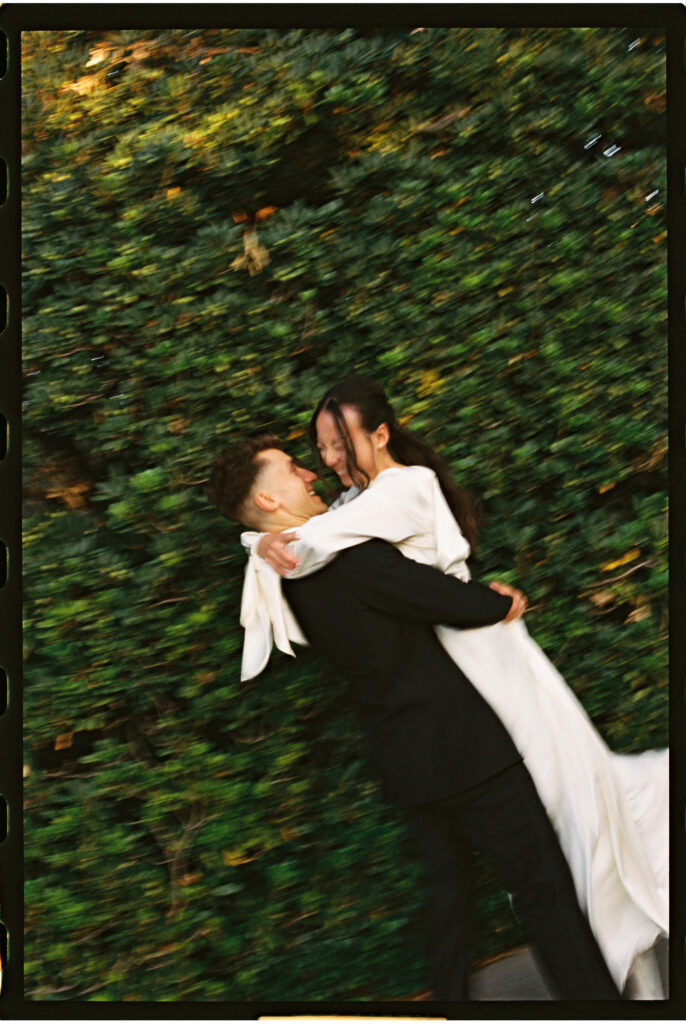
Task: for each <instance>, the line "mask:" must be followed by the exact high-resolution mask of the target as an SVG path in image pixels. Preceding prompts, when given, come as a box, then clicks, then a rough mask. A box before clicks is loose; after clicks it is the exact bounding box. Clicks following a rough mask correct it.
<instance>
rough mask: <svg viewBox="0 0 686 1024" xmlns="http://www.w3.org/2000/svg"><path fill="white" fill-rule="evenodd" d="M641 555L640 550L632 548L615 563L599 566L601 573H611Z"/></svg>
mask: <svg viewBox="0 0 686 1024" xmlns="http://www.w3.org/2000/svg"><path fill="white" fill-rule="evenodd" d="M640 553H641V549H640V548H632V549H631V551H627V553H626V554H625V555H622V557H621V558H618V559H617V560H616V562H607V563H606V564H605V565H601V567H600V571H601V572H612V570H613V569H619V567H620V565H626V564H627V563H628V562H633V560H634V559H635V558H638V556H639V555H640Z"/></svg>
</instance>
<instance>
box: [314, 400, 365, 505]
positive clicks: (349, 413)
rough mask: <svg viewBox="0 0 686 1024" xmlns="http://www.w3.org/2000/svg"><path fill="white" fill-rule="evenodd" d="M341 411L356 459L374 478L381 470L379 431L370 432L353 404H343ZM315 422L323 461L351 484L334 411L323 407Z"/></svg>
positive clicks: (339, 476) (362, 468)
mask: <svg viewBox="0 0 686 1024" xmlns="http://www.w3.org/2000/svg"><path fill="white" fill-rule="evenodd" d="M341 412H342V413H343V419H344V420H345V425H346V427H347V428H348V434H349V436H350V442H351V444H352V447H353V451H354V452H355V461H356V462H357V465H358V466H359V468H360V469H361V470H363V471H364V472H365V473H366V474H367V476H368V477H369V479H370V480H373V479H374V477H375V476H376V474H377V472H378V466H377V458H376V453H377V449H378V441H377V440H376V433H377V432H376V431H375V432H374V433H373V434H369V433H367V431H366V430H365V429H364V427H363V426H362V424H361V423H360V414H359V412H358V411H357V409H356V408H355V407H354V406H352V405H342V406H341ZM315 426H316V428H317V449H318V451H319V454H320V455H321V458H322V462H323V463H324V464H325V465H326V466H328V467H329V469H332V470H333V471H334V473H335V474H336V475H337V476H338V478H339V479H340V481H341V483H342V484H343V486H344V487H352V485H353V480H352V478H351V476H350V473H349V472H348V465H347V462H348V460H347V456H346V452H345V444H344V443H343V438H342V437H341V434H340V432H339V429H338V425H337V423H336V420H335V419H334V417H333V415H332V413H330V412H328V411H326V410H325V409H323V410H322V411H321V412H320V413H319V416H317V421H316V424H315Z"/></svg>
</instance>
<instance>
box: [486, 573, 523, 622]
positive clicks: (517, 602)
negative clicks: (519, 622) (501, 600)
mask: <svg viewBox="0 0 686 1024" xmlns="http://www.w3.org/2000/svg"><path fill="white" fill-rule="evenodd" d="M488 585H489V587H490V588H491V590H495V591H497V593H498V594H504V595H505V597H511V598H512V607H511V608H510V610H509V612H508V613H507V615H506V616H505V618H504V619H503V622H512V620H513V619H521V617H522V615H523V614H524V612H525V611H526V598H525V597H524V594H523V593H522V592H521V590H516V589H515V588H514V587H509V586H508V585H507V583H499V582H498V581H497V580H496V581H495V582H494V583H489V584H488Z"/></svg>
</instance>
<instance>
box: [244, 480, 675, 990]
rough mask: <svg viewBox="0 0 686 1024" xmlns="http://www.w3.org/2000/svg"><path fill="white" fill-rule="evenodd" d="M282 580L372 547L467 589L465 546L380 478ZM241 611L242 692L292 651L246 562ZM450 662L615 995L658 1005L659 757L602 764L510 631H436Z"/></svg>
mask: <svg viewBox="0 0 686 1024" xmlns="http://www.w3.org/2000/svg"><path fill="white" fill-rule="evenodd" d="M297 532H298V535H299V539H298V540H297V541H295V542H294V543H293V544H292V549H293V552H294V554H295V555H296V556H297V557H298V559H299V560H300V561H299V565H298V567H297V569H296V570H295V571H294V572H293V574H292V575H293V576H302V575H307V574H308V573H310V572H314V571H316V570H317V569H320V568H321V567H322V566H323V565H325V564H326V563H327V562H329V561H330V560H331V559H332V558H333V557H334V556H335V555H336V554H337V553H338V552H340V551H342V550H343V549H344V548H346V547H350V546H352V545H355V544H360V543H362V542H364V541H365V540H368V539H370V538H372V537H378V538H381V539H383V540H387V541H390V542H391V543H393V544H394V545H395V546H396V547H398V548H399V550H401V551H402V552H403V554H404V555H406V556H407V557H409V558H413V559H414V560H415V561H417V562H423V563H425V564H428V565H433V566H436V567H437V568H439V569H441V570H443V572H446V573H450V574H452V575H454V576H457V577H459V578H460V579H462V580H465V581H466V580H469V578H470V577H469V570H468V568H467V564H466V559H467V557H468V556H469V553H470V549H469V544H468V543H467V541H466V540H465V538H464V536H463V535H462V533H461V531H460V529H459V527H458V525H457V523H456V521H455V519H454V517H453V515H452V512H451V511H450V508H449V506H448V504H447V502H446V501H445V498H444V496H443V493H442V491H441V489H440V486H439V484H438V480H437V478H436V476H435V474H434V473H433V471H432V470H430V469H427V468H425V467H424V466H406V467H398V468H392V469H387V470H384V471H383V472H382V473H380V474H378V476H377V477H376V478H375V479H374V480H373V481H372V482H371V484H370V485H369V487H368V488H367V489H366V490H364V491H362V492H361V493H360V492H358V490H357V489H356V488H351V489H350V490H349V491H347V492H346V493H345V494H344V495H342V496H341V498H339V499H338V501H337V502H335V503H334V505H332V507H331V509H330V511H329V512H328V513H327V514H325V515H320V516H316V517H314V518H313V519H311V520H310V521H309V522H307V523H306V524H304V525H303V526H302V527H298V531H297ZM259 536H260V535H259V534H254V533H247V534H244V535H243V538H242V539H243V543H244V545H245V546H246V548H247V549H248V550H249V551H250V552H251V557H250V559H249V562H248V566H247V567H246V580H245V587H244V592H243V602H242V607H241V623H242V625H243V626H244V627H245V630H246V634H245V646H244V660H243V673H242V675H243V678H249V677H251V676H253V675H256V674H257V673H258V672H260V671H261V670H262V668H264V666H265V665H266V663H267V660H268V658H269V654H270V652H271V648H272V640H274V642H275V643H276V645H277V646H278V647H279V649H281V650H283V651H286V652H288V653H291V654H292V653H293V650H292V648H291V646H290V641H295V642H298V643H304V642H305V640H304V637H303V636H302V634H301V632H300V630H299V627H298V625H297V623H296V622H295V619H294V617H293V615H292V614H291V612H290V609H289V608H288V605H287V603H286V601H285V600H284V598H283V596H282V595H281V587H280V579H279V577H278V575H277V574H276V573H275V572H274V571H273V570H272V569H271V568H270V567H269V566H268V565H267V564H266V563H265V562H264V561H263V560H262V559H261V558H259V556H257V555H256V554H255V553H253V549H254V547H255V545H256V541H257V539H258V538H259ZM435 628H436V634H437V636H438V638H439V640H440V642H441V643H442V645H443V647H444V648H445V650H446V651H447V652H448V654H449V655H450V657H451V658H452V659H453V660H454V661H455V662H456V663H457V664H458V665H459V667H460V668H461V669H462V671H463V672H464V673H465V675H466V676H467V678H468V679H469V680H470V681H471V682H472V683H473V685H474V686H475V687H476V688H477V690H479V692H480V693H481V694H482V695H483V696H484V697H485V699H486V700H487V701H488V703H489V704H490V705H491V707H492V708H493V709H494V710H495V712H496V713H497V714H498V716H499V717H500V719H501V721H502V722H503V724H504V725H505V727H506V728H507V730H508V732H509V733H510V735H511V736H512V739H513V740H514V742H515V745H516V746H517V749H518V750H519V752H520V753H521V755H522V757H523V758H524V762H525V764H526V766H527V768H528V770H529V772H530V774H531V776H532V778H533V780H534V783H535V785H536V788H537V790H538V793H539V795H540V797H541V801H542V803H543V805H544V806H545V808H546V811H547V812H548V816H549V817H550V819H551V821H552V823H553V825H554V827H555V830H556V832H557V835H558V838H559V840H560V845H561V846H562V849H563V851H564V854H565V856H566V858H567V862H568V863H569V866H570V869H571V872H572V876H573V878H574V883H575V886H576V892H577V896H578V899H579V903H580V905H581V907H582V908H583V909H584V911H585V912H586V914H587V916H588V919H589V921H590V924H591V927H592V929H593V932H594V934H595V936H596V939H597V941H598V944H599V946H600V948H601V950H602V952H603V955H604V957H605V960H606V963H607V965H608V968H609V969H610V972H611V973H612V976H613V978H614V980H615V983H616V984H617V986H618V987H619V988H620V990H621V989H622V988H623V987H624V985H625V983H626V982H627V979H630V988H631V994H632V998H634V999H662V998H664V995H663V991H662V986H661V981H660V975H659V971H658V969H657V964H656V961H655V957H654V953H653V952H652V947H653V946H654V943H655V941H656V939H657V938H658V937H659V936H660V935H667V934H668V931H669V907H668V903H669V899H668V872H669V867H668V849H669V835H668V830H669V816H668V806H669V777H668V752H667V751H666V750H659V751H647V752H645V753H642V754H629V755H627V754H614V753H612V752H611V751H610V750H609V748H608V747H607V746H606V744H605V743H604V742H603V740H602V739H601V737H600V736H599V734H598V733H597V731H596V730H595V728H594V726H593V724H592V722H591V720H590V719H589V717H588V715H587V714H586V712H585V711H584V709H583V707H582V705H581V704H580V703H579V701H578V700H577V698H576V697H575V696H574V694H573V693H572V691H571V690H570V689H569V687H568V686H567V684H566V683H565V681H564V679H563V678H562V676H561V675H560V674H559V672H558V671H557V670H556V669H555V667H554V666H553V665H552V664H551V662H550V661H549V660H548V658H547V657H546V656H545V654H544V653H543V652H542V651H541V649H540V648H539V647H538V645H537V644H536V643H535V641H534V640H532V638H531V637H530V636H529V634H528V632H527V629H526V626H525V625H524V623H523V621H522V620H516V621H514V622H511V623H508V624H507V625H505V624H503V623H497V624H496V625H493V626H485V627H482V628H479V629H468V630H460V629H455V628H451V627H446V626H437V627H435Z"/></svg>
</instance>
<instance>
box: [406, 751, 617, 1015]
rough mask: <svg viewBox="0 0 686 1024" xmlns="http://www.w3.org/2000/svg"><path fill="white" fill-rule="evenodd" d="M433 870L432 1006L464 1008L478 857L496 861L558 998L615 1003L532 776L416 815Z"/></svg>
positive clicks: (499, 778)
mask: <svg viewBox="0 0 686 1024" xmlns="http://www.w3.org/2000/svg"><path fill="white" fill-rule="evenodd" d="M410 819H411V823H412V825H413V827H414V830H415V832H416V836H417V841H418V843H419V845H420V848H421V850H422V852H423V854H424V856H425V858H426V861H427V863H428V867H429V872H430V878H431V883H432V885H431V890H430V897H429V907H428V926H429V957H430V963H431V970H432V975H433V979H432V980H433V988H434V994H433V998H434V999H436V1000H452V999H467V973H468V968H469V962H470V932H471V911H472V903H473V888H474V886H473V877H474V876H473V870H474V869H473V860H474V851H475V850H480V851H482V852H483V853H485V854H488V855H489V856H491V857H492V858H493V860H494V861H495V863H496V866H497V867H498V869H499V871H500V873H501V875H502V878H503V881H504V883H505V885H506V886H507V888H508V890H509V891H510V892H512V893H513V894H514V897H515V906H516V908H517V912H518V914H519V916H520V917H521V919H522V921H523V922H524V924H525V926H526V928H527V929H528V931H529V935H530V939H531V941H532V943H533V944H534V946H535V948H536V952H537V955H538V958H539V960H540V962H541V965H542V967H543V970H544V972H545V974H546V980H547V981H548V982H549V983H550V987H551V989H552V990H553V991H554V992H556V993H557V996H558V998H560V999H619V998H621V997H620V994H619V992H618V990H617V988H616V986H615V984H614V981H613V980H612V977H611V976H610V973H609V971H608V969H607V967H606V965H605V961H604V960H603V957H602V954H601V952H600V950H599V948H598V945H597V943H596V941H595V938H594V937H593V933H592V931H591V928H590V926H589V924H588V921H587V919H586V917H585V915H584V914H583V912H582V911H581V909H580V907H579V904H578V902H577V898H576V892H575V890H574V883H573V881H572V876H571V873H570V870H569V867H568V865H567V862H566V860H565V858H564V855H563V853H562V850H561V849H560V845H559V842H558V839H557V836H556V835H555V832H554V830H553V827H552V825H551V824H550V821H549V820H548V816H547V814H546V812H545V810H544V808H543V805H542V804H541V801H540V798H539V796H538V793H537V792H536V788H535V786H534V784H533V781H532V779H531V776H530V775H529V773H528V771H527V770H526V768H525V767H524V765H523V764H515V765H513V766H512V767H510V768H506V769H505V770H504V771H502V772H499V773H498V774H497V775H495V776H493V777H492V778H490V779H488V780H487V781H486V782H482V783H480V784H479V785H478V786H473V787H471V788H470V789H468V790H466V791H465V792H463V793H458V794H457V795H455V796H452V797H449V798H448V799H446V800H437V801H435V802H434V803H430V804H422V805H421V806H418V807H412V808H410Z"/></svg>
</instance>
